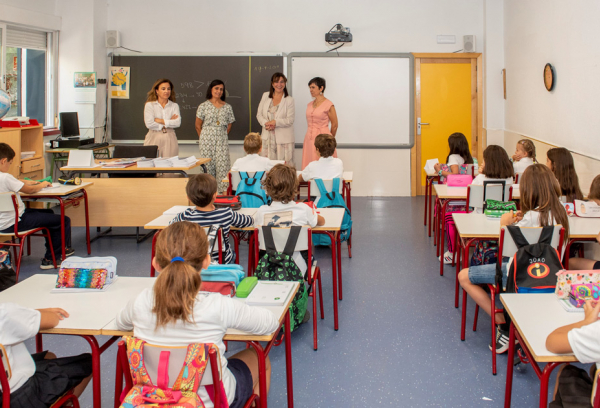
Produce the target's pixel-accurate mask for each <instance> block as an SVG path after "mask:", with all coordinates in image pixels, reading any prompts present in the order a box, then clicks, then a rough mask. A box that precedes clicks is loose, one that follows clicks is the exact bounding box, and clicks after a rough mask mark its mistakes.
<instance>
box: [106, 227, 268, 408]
mask: <svg viewBox="0 0 600 408" xmlns="http://www.w3.org/2000/svg"><path fill="white" fill-rule="evenodd" d="M152 264H153V266H154V267H155V268H156V270H157V271H158V272H159V276H158V278H156V282H155V283H154V287H153V288H151V289H145V290H144V291H143V292H142V293H140V295H139V296H138V297H137V298H135V299H133V300H132V301H130V302H129V304H128V305H127V306H126V307H125V308H124V309H123V310H121V312H120V313H119V314H118V315H117V319H116V322H117V326H118V327H119V329H120V330H127V331H131V330H133V335H134V337H137V338H139V339H142V340H144V341H146V342H148V343H150V344H155V345H159V346H165V347H168V346H180V347H182V346H183V347H184V346H187V345H188V344H191V343H214V344H215V345H216V346H217V347H218V348H219V353H220V358H221V366H222V368H223V375H222V378H223V386H224V388H225V393H226V394H227V401H228V402H229V406H230V407H231V408H235V407H243V405H244V402H245V401H246V400H247V399H248V398H249V397H250V395H252V393H256V394H258V393H259V392H258V391H259V390H258V356H257V355H256V352H255V351H254V350H253V349H246V350H243V351H240V352H239V353H237V354H235V355H233V356H231V357H230V358H229V359H226V358H225V355H224V353H225V345H224V343H223V336H224V335H225V332H226V331H227V329H228V328H235V329H239V330H243V331H246V332H251V333H253V334H257V335H264V334H270V333H273V332H274V331H275V330H277V329H278V328H279V321H278V320H277V319H276V318H275V316H274V315H273V314H272V313H271V312H270V311H269V310H266V309H263V308H260V307H251V306H247V305H246V304H245V303H243V302H238V301H235V300H233V299H231V298H228V297H225V296H222V295H220V294H218V293H208V292H200V285H201V283H202V279H201V275H200V271H201V270H202V269H205V268H208V265H209V264H210V255H209V254H208V239H207V237H206V234H205V233H204V230H203V229H202V227H200V226H199V225H198V224H195V223H192V222H188V221H182V222H177V223H175V224H171V225H169V227H167V228H165V229H164V230H163V231H162V232H161V234H160V235H159V236H158V238H157V240H156V255H155V257H154V259H152ZM266 367H267V391H268V390H269V383H270V375H271V370H270V361H269V359H268V357H267V360H266ZM198 395H199V396H200V398H201V399H202V401H203V402H204V404H205V405H206V407H207V408H209V407H212V402H211V400H210V398H209V396H208V393H207V391H206V389H205V388H204V387H202V386H201V387H200V388H199V389H198Z"/></svg>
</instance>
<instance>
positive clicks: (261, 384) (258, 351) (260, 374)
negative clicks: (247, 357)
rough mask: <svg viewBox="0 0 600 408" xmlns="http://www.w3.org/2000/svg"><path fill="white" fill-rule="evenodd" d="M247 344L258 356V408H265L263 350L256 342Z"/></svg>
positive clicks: (264, 363)
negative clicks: (259, 407)
mask: <svg viewBox="0 0 600 408" xmlns="http://www.w3.org/2000/svg"><path fill="white" fill-rule="evenodd" d="M288 313H289V312H288ZM248 344H249V345H251V346H252V347H253V348H254V351H256V355H257V356H258V389H259V392H260V406H261V407H262V408H267V397H268V395H267V367H266V359H267V356H266V354H265V350H264V349H263V348H262V346H261V345H260V343H259V342H258V341H249V342H248Z"/></svg>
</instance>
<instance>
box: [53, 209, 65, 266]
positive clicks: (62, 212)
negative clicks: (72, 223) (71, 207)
mask: <svg viewBox="0 0 600 408" xmlns="http://www.w3.org/2000/svg"><path fill="white" fill-rule="evenodd" d="M57 198H58V202H59V204H60V242H61V247H62V248H61V249H60V251H61V255H62V260H63V261H64V260H65V259H66V258H67V257H66V256H65V202H64V201H63V199H62V198H60V197H57ZM54 251H56V248H54Z"/></svg>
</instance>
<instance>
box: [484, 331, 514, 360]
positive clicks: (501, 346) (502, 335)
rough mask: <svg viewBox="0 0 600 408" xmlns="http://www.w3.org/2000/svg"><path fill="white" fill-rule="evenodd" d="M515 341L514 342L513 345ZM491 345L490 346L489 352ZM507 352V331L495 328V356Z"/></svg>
mask: <svg viewBox="0 0 600 408" xmlns="http://www.w3.org/2000/svg"><path fill="white" fill-rule="evenodd" d="M516 344H517V340H515V345H516ZM491 349H492V345H491V344H490V350H491ZM507 350H508V331H505V330H502V329H500V328H499V327H497V328H496V354H502V353H505V352H506V351H507Z"/></svg>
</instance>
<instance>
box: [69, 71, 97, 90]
mask: <svg viewBox="0 0 600 408" xmlns="http://www.w3.org/2000/svg"><path fill="white" fill-rule="evenodd" d="M73 86H74V87H75V88H95V87H96V73H95V72H75V79H74V82H73Z"/></svg>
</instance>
